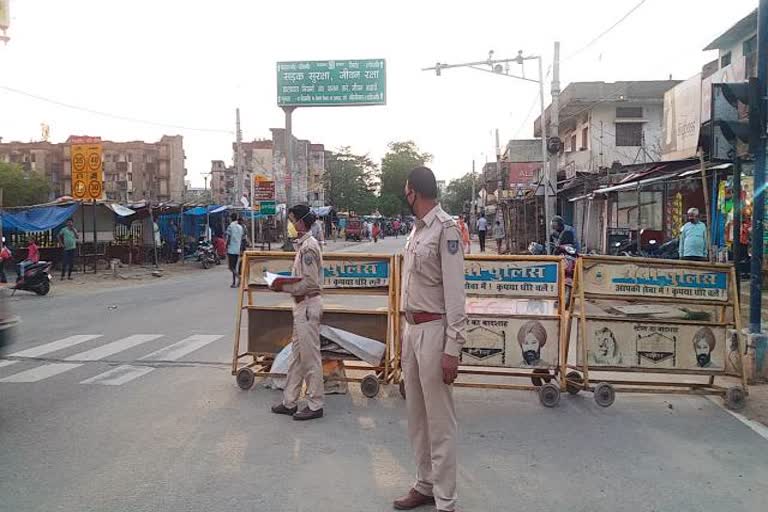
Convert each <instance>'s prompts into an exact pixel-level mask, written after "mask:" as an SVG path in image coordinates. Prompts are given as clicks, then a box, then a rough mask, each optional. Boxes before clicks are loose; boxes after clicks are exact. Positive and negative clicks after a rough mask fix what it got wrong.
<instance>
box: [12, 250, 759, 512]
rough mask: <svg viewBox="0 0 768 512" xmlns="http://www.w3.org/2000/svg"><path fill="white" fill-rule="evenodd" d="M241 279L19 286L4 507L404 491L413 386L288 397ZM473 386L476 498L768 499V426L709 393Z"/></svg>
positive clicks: (287, 506) (238, 505)
mask: <svg viewBox="0 0 768 512" xmlns="http://www.w3.org/2000/svg"><path fill="white" fill-rule="evenodd" d="M402 242H403V240H402V238H401V239H399V240H394V239H387V240H384V241H383V242H380V243H379V244H376V245H374V244H360V245H354V246H351V247H348V248H347V249H346V250H348V251H361V252H363V251H364V252H387V251H390V252H391V251H395V250H398V249H399V248H400V247H401V245H402ZM228 279H229V278H228V275H227V273H226V269H224V268H222V267H219V268H216V269H211V270H209V271H203V270H201V271H200V272H199V273H194V274H188V275H184V276H179V277H177V278H174V279H171V280H168V279H163V280H158V281H157V282H151V283H148V284H143V285H141V286H125V287H122V288H102V289H92V290H89V291H81V292H72V293H69V292H65V291H63V290H62V289H59V290H57V288H56V287H55V286H54V289H53V292H52V294H51V295H50V296H48V297H43V298H41V297H36V296H33V295H27V294H24V295H21V294H18V295H17V296H16V297H14V298H13V299H11V301H10V304H11V305H12V307H13V308H14V311H15V312H16V313H18V314H19V315H21V316H22V318H23V323H22V325H21V326H20V328H19V330H18V336H17V342H16V344H15V345H14V346H12V347H11V350H10V352H11V353H12V355H13V354H15V356H14V357H11V356H8V357H6V358H5V359H0V511H14V512H15V511H25V512H27V511H29V512H36V511H40V512H43V511H45V512H49V511H54V510H55V511H72V512H85V511H99V512H103V511H178V512H192V511H194V512H197V511H201V512H202V511H205V512H210V511H214V512H215V511H228V512H229V511H233V510H236V511H283V510H284V511H310V510H312V511H314V510H328V511H368V510H390V509H391V505H390V503H391V500H392V499H393V498H394V497H396V496H398V495H399V494H401V493H402V492H404V491H405V490H407V488H408V487H409V485H410V484H411V483H412V478H413V471H414V466H413V461H412V458H411V454H410V449H409V446H408V441H407V437H406V416H405V407H404V402H403V400H402V399H401V398H400V396H399V394H398V392H397V390H396V389H395V388H394V387H385V389H384V390H383V392H382V394H381V395H380V396H379V397H377V398H376V399H367V398H365V397H363V396H362V395H361V393H360V392H359V390H358V389H357V388H356V386H351V388H350V394H348V395H344V396H331V397H328V399H327V405H326V417H325V418H324V419H322V420H320V421H316V422H309V423H307V424H302V423H296V422H293V421H291V420H290V419H288V418H285V417H277V416H274V415H272V414H269V413H268V412H267V411H268V407H269V406H270V405H271V404H272V403H274V402H276V401H278V400H279V393H278V392H275V391H271V390H265V389H263V388H262V387H261V386H259V385H257V386H255V387H254V388H253V389H252V390H250V391H247V392H244V391H241V390H240V389H239V388H238V387H237V386H236V384H235V382H234V379H233V378H232V376H231V375H230V373H229V368H228V364H229V362H230V358H231V351H232V333H233V327H234V320H235V295H236V294H235V292H234V291H233V290H231V289H229V288H228V284H229V281H228ZM455 396H456V403H457V409H458V416H459V422H460V430H461V435H460V447H459V449H460V453H459V461H460V467H459V493H460V506H461V510H466V511H496V510H534V509H538V510H550V509H555V508H567V509H568V510H571V511H585V512H587V511H589V512H594V511H675V512H678V511H697V512H699V511H722V510H739V511H742V510H744V511H752V510H755V511H757V510H764V506H765V498H766V496H767V495H768V494H766V491H765V482H766V481H768V464H766V460H768V441H766V440H765V439H764V438H762V437H760V436H759V435H758V434H757V433H755V432H754V431H753V430H750V429H749V428H748V427H747V426H745V425H744V424H742V423H741V422H739V421H738V420H737V419H735V418H734V417H733V416H731V415H730V414H729V413H727V412H726V411H724V410H723V409H722V408H721V407H720V406H719V405H717V404H716V403H715V402H713V401H710V400H708V399H706V398H699V397H670V396H651V395H620V396H619V397H618V399H617V401H616V403H615V404H614V405H613V406H612V407H610V408H607V409H601V408H599V407H597V406H596V405H595V403H594V402H593V400H592V398H591V396H588V395H579V396H577V397H569V396H565V397H563V399H562V400H561V402H560V405H559V406H558V407H557V408H554V409H545V408H543V407H542V406H541V405H539V402H538V399H537V397H536V395H535V394H534V393H533V392H521V391H518V392H514V391H501V390H487V389H465V388H461V389H457V390H456V393H455ZM427 510H428V509H427Z"/></svg>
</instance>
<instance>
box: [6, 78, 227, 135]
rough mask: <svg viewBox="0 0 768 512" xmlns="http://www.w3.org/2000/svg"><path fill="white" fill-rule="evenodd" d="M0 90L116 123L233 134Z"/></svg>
mask: <svg viewBox="0 0 768 512" xmlns="http://www.w3.org/2000/svg"><path fill="white" fill-rule="evenodd" d="M0 90H3V91H6V92H10V93H12V94H18V95H20V96H26V97H27V98H32V99H35V100H38V101H43V102H45V103H50V104H51V105H56V106H59V107H64V108H69V109H72V110H78V111H80V112H86V113H88V114H93V115H96V116H101V117H107V118H110V119H116V120H118V121H128V122H131V123H138V124H146V125H151V126H158V127H161V128H174V129H177V130H185V131H195V132H207V133H226V134H230V135H231V134H233V133H234V132H233V131H232V130H225V129H220V128H200V127H192V126H184V125H180V124H172V123H162V122H159V121H151V120H147V119H139V118H137V117H129V116H123V115H120V114H112V113H109V112H102V111H100V110H94V109H92V108H88V107H81V106H79V105H73V104H71V103H65V102H63V101H58V100H54V99H51V98H46V97H45V96H40V95H37V94H33V93H31V92H27V91H22V90H21V89H15V88H13V87H8V86H6V85H0Z"/></svg>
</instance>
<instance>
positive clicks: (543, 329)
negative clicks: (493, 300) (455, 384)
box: [459, 314, 559, 369]
mask: <svg viewBox="0 0 768 512" xmlns="http://www.w3.org/2000/svg"><path fill="white" fill-rule="evenodd" d="M558 332H559V321H558V320H557V319H534V320H531V319H524V318H508V317H507V318H493V317H487V316H479V315H471V314H470V315H469V318H468V322H467V341H466V342H465V343H464V346H463V347H462V348H461V354H460V355H459V361H460V363H461V364H464V365H469V366H498V367H505V368H548V369H554V368H556V367H557V366H558V363H559V361H558V360H559V345H558Z"/></svg>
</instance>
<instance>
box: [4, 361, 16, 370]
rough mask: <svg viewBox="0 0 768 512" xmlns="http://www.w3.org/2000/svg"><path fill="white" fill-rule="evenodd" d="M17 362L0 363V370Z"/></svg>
mask: <svg viewBox="0 0 768 512" xmlns="http://www.w3.org/2000/svg"><path fill="white" fill-rule="evenodd" d="M16 363H18V361H0V368H3V367H5V366H11V365H12V364H16Z"/></svg>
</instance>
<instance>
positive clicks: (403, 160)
mask: <svg viewBox="0 0 768 512" xmlns="http://www.w3.org/2000/svg"><path fill="white" fill-rule="evenodd" d="M387 147H388V149H389V150H388V151H387V154H386V155H384V158H382V159H381V193H380V200H379V208H380V209H381V208H382V207H384V205H386V208H394V211H391V213H385V212H384V211H381V213H382V214H383V215H394V214H397V213H407V212H409V210H408V204H407V203H406V202H405V197H404V195H403V188H404V187H405V180H406V178H407V176H408V173H409V172H410V171H411V169H413V168H414V167H418V166H420V165H426V164H428V163H429V162H430V160H432V155H431V154H429V153H422V152H421V151H420V150H419V148H418V146H416V143H415V142H413V141H410V140H408V141H405V142H390V143H389V145H388V146H387ZM384 198H386V199H384ZM394 198H397V200H398V201H399V203H400V206H399V207H395V206H394V201H393V199H394ZM382 200H384V201H385V202H384V203H382Z"/></svg>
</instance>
